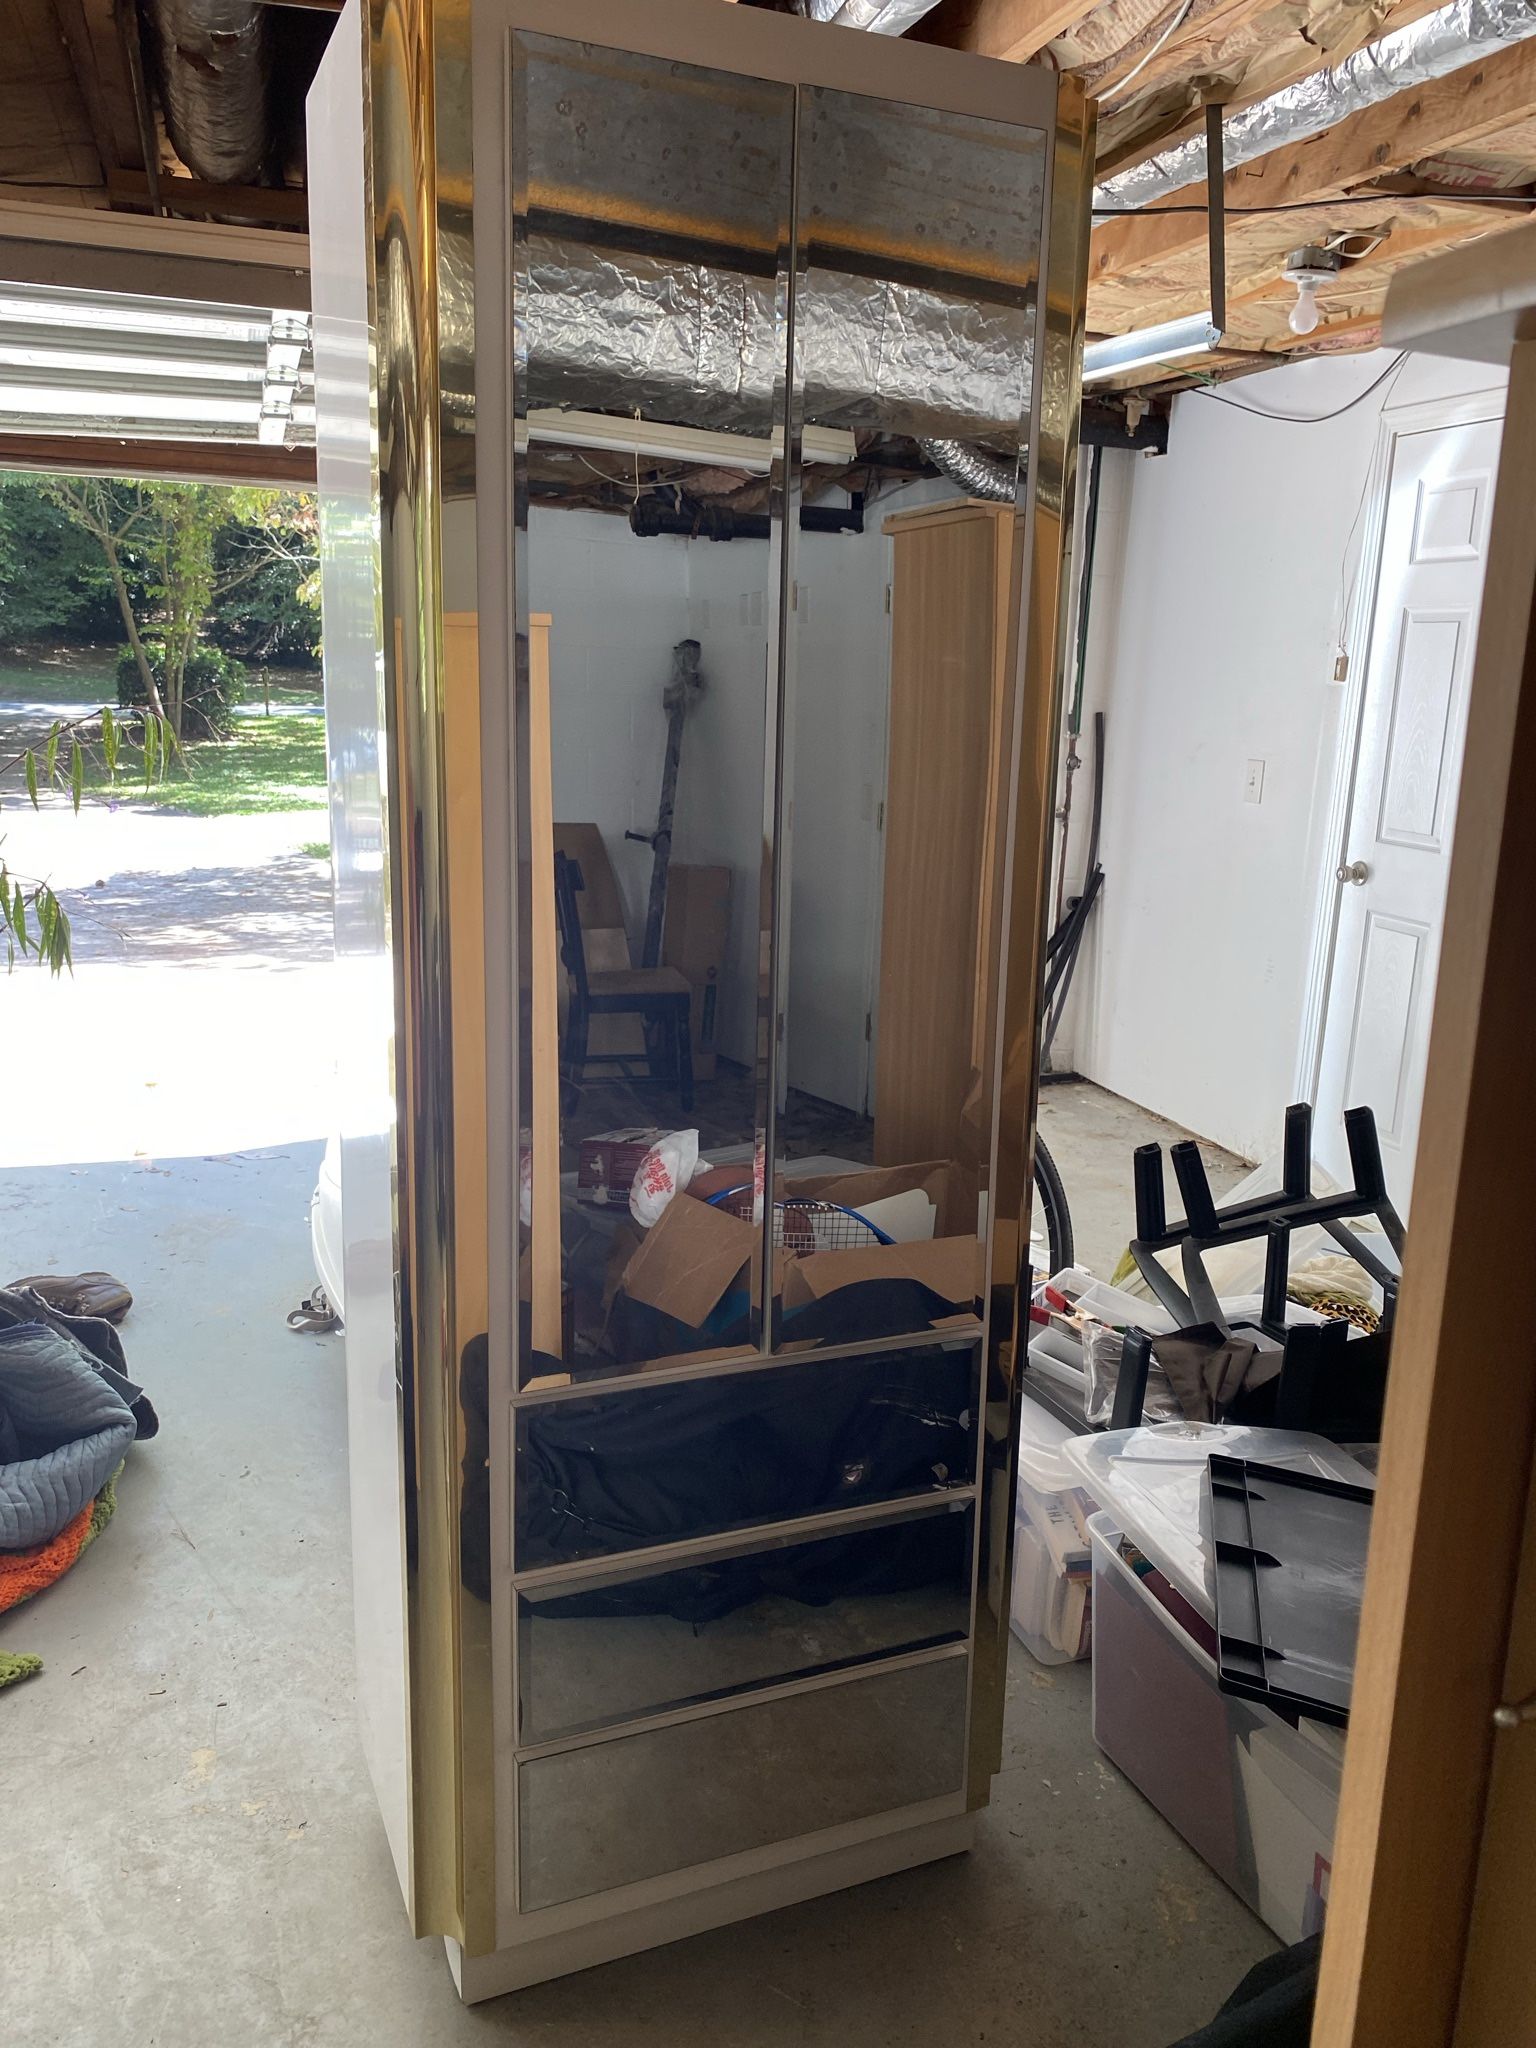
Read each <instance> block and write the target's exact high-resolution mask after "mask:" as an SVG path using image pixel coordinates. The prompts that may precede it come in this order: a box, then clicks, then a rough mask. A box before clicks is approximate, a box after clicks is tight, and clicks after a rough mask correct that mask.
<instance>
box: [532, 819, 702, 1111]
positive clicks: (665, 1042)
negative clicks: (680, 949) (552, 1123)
mask: <svg viewBox="0 0 1536 2048" xmlns="http://www.w3.org/2000/svg"><path fill="white" fill-rule="evenodd" d="M582 886H583V884H582V879H581V868H580V866H579V865H578V863H577V862H575V861H574V860H570V859H568V858H567V856H566V855H565V854H563V853H557V854H556V855H555V921H556V924H557V926H558V928H559V933H560V958H561V960H562V961H563V962H564V965H565V970H566V973H567V974H568V975H569V976H570V978H571V1004H570V1011H569V1014H568V1015H567V1018H566V1024H565V1033H564V1036H563V1037H562V1039H561V1043H560V1073H561V1078H562V1080H564V1081H565V1082H567V1083H569V1084H570V1085H572V1086H574V1087H580V1085H581V1083H582V1081H583V1080H584V1079H585V1077H586V1071H587V1068H588V1067H589V1066H598V1065H608V1066H613V1065H617V1066H619V1067H620V1068H621V1069H627V1066H628V1061H629V1059H630V1057H631V1055H629V1054H627V1053H611V1052H610V1053H603V1052H600V1053H589V1052H588V1051H587V1027H588V1025H589V1024H590V1022H591V1020H592V1018H594V1017H638V1018H639V1019H640V1020H641V1023H642V1025H643V1027H644V1030H645V1044H646V1054H645V1057H646V1063H647V1066H648V1067H649V1069H650V1073H651V1077H652V1079H654V1080H666V1079H670V1080H671V1081H672V1082H673V1084H674V1085H675V1087H676V1089H677V1094H678V1100H679V1101H680V1102H681V1104H682V1106H683V1108H684V1109H692V1107H693V1055H692V1052H691V1050H690V1047H689V1039H688V1010H689V1002H690V997H691V991H690V989H689V986H688V983H687V980H686V979H685V977H684V976H683V975H681V974H679V973H678V971H677V969H676V968H675V967H616V968H609V969H606V970H599V971H597V972H595V973H589V972H588V971H587V949H586V945H585V943H584V941H583V939H582V932H581V913H580V911H579V910H578V909H577V905H576V895H577V892H578V890H580V889H581V888H582Z"/></svg>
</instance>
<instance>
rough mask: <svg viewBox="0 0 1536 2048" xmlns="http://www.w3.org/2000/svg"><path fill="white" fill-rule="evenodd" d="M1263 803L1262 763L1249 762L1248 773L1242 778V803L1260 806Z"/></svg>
mask: <svg viewBox="0 0 1536 2048" xmlns="http://www.w3.org/2000/svg"><path fill="white" fill-rule="evenodd" d="M1263 801H1264V763H1263V762H1262V761H1250V762H1249V763H1248V772H1247V774H1246V775H1245V776H1244V777H1243V802H1244V803H1245V804H1261V803H1263Z"/></svg>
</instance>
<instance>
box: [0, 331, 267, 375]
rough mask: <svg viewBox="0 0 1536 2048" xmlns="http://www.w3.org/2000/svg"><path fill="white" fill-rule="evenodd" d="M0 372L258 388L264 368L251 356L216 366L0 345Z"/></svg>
mask: <svg viewBox="0 0 1536 2048" xmlns="http://www.w3.org/2000/svg"><path fill="white" fill-rule="evenodd" d="M0 370H33V371H48V370H53V371H57V372H58V373H59V374H60V375H63V374H65V373H66V372H69V371H76V372H79V373H81V374H83V375H85V376H91V377H97V376H100V377H121V378H123V379H124V380H125V381H131V380H133V379H136V378H140V377H163V378H170V379H179V380H180V381H181V382H182V383H186V382H188V381H189V380H190V381H193V382H207V383H222V384H257V385H259V384H261V383H262V382H263V381H264V380H265V377H266V366H265V364H264V363H263V361H262V360H261V359H260V358H258V357H255V356H250V357H247V359H246V360H245V361H244V362H230V361H224V362H216V361H214V360H213V359H211V358H209V357H203V356H191V355H188V356H169V355H167V356H139V355H128V354H119V353H118V352H117V351H116V350H112V349H105V348H53V347H49V348H13V347H8V346H7V345H6V344H5V343H3V342H0Z"/></svg>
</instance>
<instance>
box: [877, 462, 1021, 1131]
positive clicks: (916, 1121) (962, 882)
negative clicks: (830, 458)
mask: <svg viewBox="0 0 1536 2048" xmlns="http://www.w3.org/2000/svg"><path fill="white" fill-rule="evenodd" d="M1014 527H1015V522H1014V514H1013V509H1012V507H1011V506H1005V505H984V504H977V503H971V502H967V503H963V504H958V505H956V504H948V505H938V506H931V507H927V508H925V509H923V510H921V511H914V512H903V513H897V514H895V515H894V516H893V517H892V518H890V519H888V520H887V521H886V522H885V531H886V532H887V533H889V534H890V535H891V536H892V538H893V542H894V548H893V554H894V565H893V570H892V576H891V699H890V757H889V763H890V764H889V769H888V772H887V777H886V806H885V898H884V909H883V912H882V919H881V933H880V1008H879V1018H878V1037H877V1047H876V1059H875V1158H876V1160H877V1162H878V1163H880V1164H882V1165H895V1164H898V1163H900V1162H901V1161H904V1160H915V1159H948V1158H953V1157H955V1156H956V1153H957V1151H959V1150H961V1149H963V1145H964V1141H963V1140H962V1135H961V1127H962V1111H963V1109H964V1107H965V1103H966V1099H967V1097H968V1096H969V1095H970V1094H971V1092H972V1088H973V1085H974V1083H975V1081H976V1078H977V1076H978V1074H979V1073H980V1072H981V1071H983V1070H984V1068H985V1066H986V1056H987V1043H988V1030H989V1019H990V1013H991V1008H992V1005H991V1004H990V1003H989V1002H988V1000H987V989H988V985H989V983H990V980H991V966H990V963H991V958H992V953H993V939H994V930H993V926H994V912H993V908H992V899H993V892H994V881H995V874H996V852H995V847H996V841H997V837H998V832H999V818H998V804H997V790H998V783H999V776H1000V761H999V756H1000V752H1001V727H1002V707H1003V679H1004V673H1005V668H1006V663H1007V658H1008V614H1009V602H1008V601H1009V587H1010V582H1011V573H1012V556H1013V546H1014Z"/></svg>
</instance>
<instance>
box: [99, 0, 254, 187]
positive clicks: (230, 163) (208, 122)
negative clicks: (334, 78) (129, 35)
mask: <svg viewBox="0 0 1536 2048" xmlns="http://www.w3.org/2000/svg"><path fill="white" fill-rule="evenodd" d="M146 10H147V13H148V15H149V19H150V22H151V24H152V26H153V28H154V31H155V44H156V50H157V53H158V59H159V70H160V98H161V103H162V104H163V106H164V108H165V125H166V128H167V129H168V130H169V132H170V138H171V141H172V143H173V145H174V146H175V150H176V154H177V155H178V156H179V157H180V158H181V160H182V162H183V163H184V164H185V165H186V166H187V168H188V170H190V171H192V172H193V173H194V174H195V175H196V176H197V177H199V178H206V179H207V181H208V182H209V184H212V185H249V184H253V183H254V182H255V180H256V179H257V178H258V177H259V176H260V174H261V171H262V168H263V166H264V164H265V162H266V159H267V153H268V150H269V148H270V145H271V136H272V122H271V115H270V108H269V105H268V102H269V98H270V93H269V90H268V88H269V86H270V83H271V77H272V45H271V34H270V11H269V9H268V8H267V7H265V6H263V5H261V4H260V0H146ZM130 32H131V31H130Z"/></svg>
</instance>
